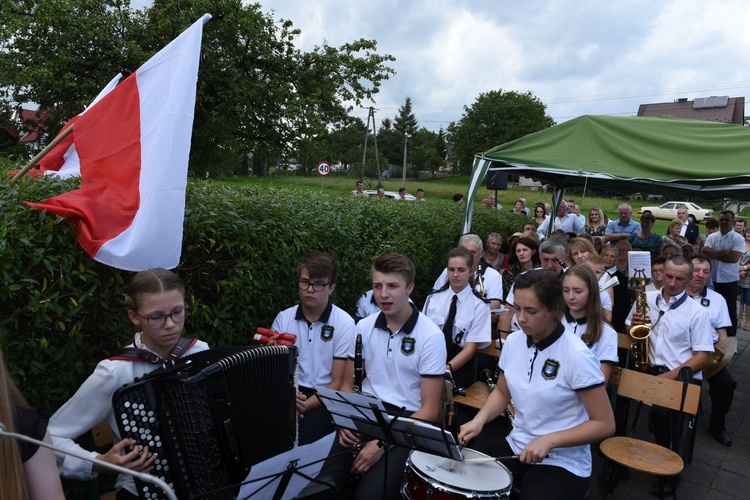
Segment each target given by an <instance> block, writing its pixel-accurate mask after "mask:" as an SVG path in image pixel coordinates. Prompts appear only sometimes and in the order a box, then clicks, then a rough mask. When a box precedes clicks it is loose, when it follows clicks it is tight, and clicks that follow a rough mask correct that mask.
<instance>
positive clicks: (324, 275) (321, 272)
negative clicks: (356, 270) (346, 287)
mask: <svg viewBox="0 0 750 500" xmlns="http://www.w3.org/2000/svg"><path fill="white" fill-rule="evenodd" d="M302 269H306V270H307V275H308V276H309V277H310V278H313V279H327V280H328V282H329V283H336V278H337V277H338V273H339V268H338V266H337V265H336V261H335V260H333V257H331V255H330V254H328V253H325V252H314V253H311V254H308V255H306V256H305V258H304V259H302V262H300V264H299V267H298V268H297V278H299V277H300V276H302Z"/></svg>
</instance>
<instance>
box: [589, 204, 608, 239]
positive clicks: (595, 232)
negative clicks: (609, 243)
mask: <svg viewBox="0 0 750 500" xmlns="http://www.w3.org/2000/svg"><path fill="white" fill-rule="evenodd" d="M606 229H607V222H606V221H605V220H604V212H602V209H601V208H599V207H591V209H590V210H589V216H588V218H587V219H586V225H585V226H584V227H583V230H584V231H585V232H586V234H590V235H591V236H604V232H605V230H606Z"/></svg>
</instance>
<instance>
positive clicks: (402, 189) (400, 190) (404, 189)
mask: <svg viewBox="0 0 750 500" xmlns="http://www.w3.org/2000/svg"><path fill="white" fill-rule="evenodd" d="M398 192H399V193H405V192H406V188H398Z"/></svg>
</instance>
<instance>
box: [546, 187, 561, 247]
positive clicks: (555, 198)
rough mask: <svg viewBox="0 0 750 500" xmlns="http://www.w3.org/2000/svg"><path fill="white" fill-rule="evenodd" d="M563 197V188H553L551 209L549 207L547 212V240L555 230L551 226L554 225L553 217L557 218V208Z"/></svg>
mask: <svg viewBox="0 0 750 500" xmlns="http://www.w3.org/2000/svg"><path fill="white" fill-rule="evenodd" d="M564 196H565V188H564V187H562V186H555V190H554V191H552V207H550V210H549V217H550V221H549V224H547V238H549V237H550V235H551V234H552V231H554V230H555V228H554V227H553V226H554V225H555V217H557V207H559V206H560V203H561V202H562V200H563V197H564Z"/></svg>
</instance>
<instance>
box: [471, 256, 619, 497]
mask: <svg viewBox="0 0 750 500" xmlns="http://www.w3.org/2000/svg"><path fill="white" fill-rule="evenodd" d="M514 293H515V296H514V303H515V311H516V317H517V320H518V323H519V325H520V326H521V329H522V330H521V331H517V332H513V333H511V334H510V335H509V336H508V338H507V340H506V341H505V345H504V347H503V350H502V352H501V354H500V362H499V367H500V375H499V376H498V379H497V387H496V388H495V390H494V391H492V393H491V394H490V396H489V398H488V399H487V402H486V403H485V404H484V406H483V407H482V409H481V410H479V413H477V416H476V417H475V418H474V419H473V420H471V421H470V422H468V423H466V424H464V425H462V426H461V430H460V432H459V436H458V439H459V441H460V442H468V441H469V440H470V439H472V438H474V437H476V436H477V435H479V433H480V432H481V431H482V428H483V427H484V425H485V424H486V423H487V422H489V421H490V420H492V419H494V418H495V417H497V416H498V415H500V414H501V413H503V411H504V410H505V408H506V406H507V405H508V403H509V402H510V401H511V399H512V400H513V404H514V406H515V409H516V413H515V418H514V420H513V430H512V431H511V432H510V434H509V435H508V436H507V438H506V439H505V440H502V441H500V442H499V443H493V444H496V446H495V449H493V450H486V451H490V452H491V454H492V455H494V456H510V455H517V456H518V460H514V461H512V462H508V463H507V464H506V465H507V466H508V467H509V468H510V469H511V472H512V473H513V482H514V487H516V485H519V488H520V491H521V494H520V497H521V498H524V499H534V500H536V499H539V500H552V499H566V500H568V499H583V498H586V497H587V496H588V492H589V487H590V483H591V480H590V478H591V469H592V467H591V463H592V458H591V449H590V446H589V444H591V443H595V442H597V441H601V440H602V439H604V438H606V437H608V436H611V435H612V434H613V433H614V431H615V423H614V417H613V416H612V409H611V407H610V405H609V400H608V399H607V393H606V391H605V389H604V384H605V379H604V375H603V374H602V371H601V368H600V363H599V360H598V359H597V358H596V356H595V355H594V354H593V353H592V352H591V350H590V349H589V348H587V347H586V345H585V344H584V343H583V342H581V340H580V339H579V338H577V337H576V336H573V335H566V334H565V328H564V327H563V325H562V324H561V323H560V318H561V317H562V315H563V312H564V311H565V301H564V298H563V291H562V283H561V282H560V280H559V279H558V278H557V277H556V276H553V275H552V274H551V273H549V272H547V271H544V270H532V271H529V272H527V273H525V274H522V275H520V276H518V277H517V278H516V282H515V292H514Z"/></svg>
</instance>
